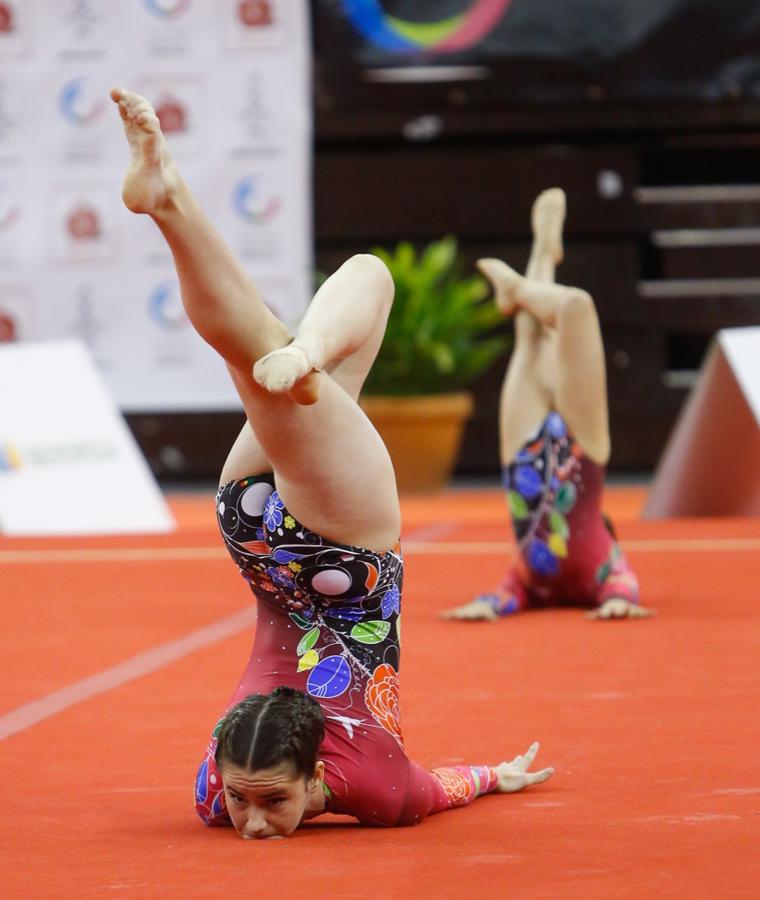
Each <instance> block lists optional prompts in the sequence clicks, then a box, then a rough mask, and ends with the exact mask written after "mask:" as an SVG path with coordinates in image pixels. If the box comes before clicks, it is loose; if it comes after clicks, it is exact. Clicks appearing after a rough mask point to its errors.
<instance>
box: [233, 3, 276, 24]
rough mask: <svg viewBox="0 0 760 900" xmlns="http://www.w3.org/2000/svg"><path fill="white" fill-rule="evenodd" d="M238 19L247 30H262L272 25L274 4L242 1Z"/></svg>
mask: <svg viewBox="0 0 760 900" xmlns="http://www.w3.org/2000/svg"><path fill="white" fill-rule="evenodd" d="M237 13H238V19H239V20H240V23H241V25H245V27H246V28H260V27H262V26H266V25H271V24H272V4H271V3H270V0H240V3H238V9H237Z"/></svg>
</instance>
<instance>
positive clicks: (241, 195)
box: [232, 175, 281, 225]
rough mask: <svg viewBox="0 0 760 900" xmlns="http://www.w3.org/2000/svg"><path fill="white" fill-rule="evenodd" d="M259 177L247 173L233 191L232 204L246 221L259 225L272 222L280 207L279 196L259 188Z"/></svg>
mask: <svg viewBox="0 0 760 900" xmlns="http://www.w3.org/2000/svg"><path fill="white" fill-rule="evenodd" d="M258 180H259V179H258V178H256V177H255V176H253V175H246V176H245V178H241V179H240V181H238V183H237V184H236V185H235V187H234V188H233V192H232V205H233V207H234V209H235V212H236V213H237V214H238V215H239V216H240V218H241V219H243V220H244V221H245V222H255V223H257V224H259V225H261V224H266V223H267V222H271V221H272V219H273V218H274V217H275V216H276V215H277V213H278V212H279V209H280V205H281V204H280V199H279V197H274V196H272V195H265V194H263V193H262V192H261V190H260V189H259V187H258V185H257V182H258Z"/></svg>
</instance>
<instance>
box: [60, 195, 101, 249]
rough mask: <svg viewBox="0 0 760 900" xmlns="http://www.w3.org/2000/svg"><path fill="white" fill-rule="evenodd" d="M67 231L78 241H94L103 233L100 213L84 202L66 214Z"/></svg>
mask: <svg viewBox="0 0 760 900" xmlns="http://www.w3.org/2000/svg"><path fill="white" fill-rule="evenodd" d="M66 231H67V232H68V234H69V236H70V237H72V238H74V240H76V241H93V240H95V239H97V238H99V237H100V236H101V233H102V231H101V227H100V214H99V213H98V211H97V209H95V208H94V207H92V206H88V205H87V204H84V203H83V204H81V205H80V206H77V207H75V208H74V209H73V210H72V211H71V212H70V213H69V214H68V215H67V216H66Z"/></svg>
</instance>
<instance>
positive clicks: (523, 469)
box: [478, 412, 639, 615]
mask: <svg viewBox="0 0 760 900" xmlns="http://www.w3.org/2000/svg"><path fill="white" fill-rule="evenodd" d="M604 471H605V470H604V466H601V465H599V464H598V463H595V462H593V461H592V460H591V459H589V458H588V457H587V456H586V455H585V454H584V453H583V451H582V450H581V448H580V447H579V445H578V444H577V442H576V441H575V440H574V439H573V437H572V435H571V434H570V432H569V431H568V428H567V425H566V424H565V422H564V420H563V419H562V417H561V416H560V415H559V414H558V413H556V412H551V413H549V415H548V416H547V417H546V419H544V421H543V422H542V423H541V425H540V427H539V428H538V430H537V432H536V434H535V435H534V436H533V437H532V438H530V439H529V440H528V441H527V442H526V444H525V445H524V446H523V448H522V449H521V450H520V451H519V452H518V454H517V456H516V457H515V459H514V460H513V462H512V463H511V464H510V465H509V466H507V467H505V468H504V470H503V472H502V477H503V481H504V487H505V489H506V491H507V499H508V502H509V509H510V513H511V516H512V526H513V528H514V532H515V539H516V541H517V551H518V557H517V562H516V564H515V565H514V566H513V568H512V569H511V570H510V571H509V572H508V573H507V576H506V578H505V580H504V582H503V583H502V584H501V585H500V586H499V588H498V589H497V590H496V591H493V592H490V593H487V594H482V595H480V597H479V598H478V599H482V600H486V601H487V602H489V603H491V604H492V606H493V608H494V609H495V611H496V612H498V613H499V614H500V615H509V614H511V613H514V612H519V611H520V610H523V609H526V608H529V607H536V606H558V605H568V606H574V605H577V606H595V605H599V606H600V605H601V604H602V603H604V602H605V600H607V599H609V598H610V597H622V598H624V599H626V600H628V601H630V602H631V603H638V600H639V588H638V581H637V579H636V576H635V575H634V573H633V571H632V570H631V568H630V566H629V565H628V562H627V561H626V559H625V556H624V555H623V552H622V550H621V549H620V546H619V545H618V543H617V541H616V540H615V538H614V537H613V535H612V533H611V531H610V527H609V525H608V523H607V522H606V520H605V518H604V516H603V515H602V512H601V501H602V488H603V485H604Z"/></svg>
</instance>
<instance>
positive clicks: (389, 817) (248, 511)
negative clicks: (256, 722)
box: [195, 475, 496, 825]
mask: <svg viewBox="0 0 760 900" xmlns="http://www.w3.org/2000/svg"><path fill="white" fill-rule="evenodd" d="M217 518H218V522H219V527H220V529H221V532H222V536H223V538H224V541H225V544H226V545H227V548H228V550H229V552H230V554H231V556H232V558H233V560H234V561H235V563H236V564H237V566H238V568H239V570H240V573H241V574H242V576H243V578H245V580H246V581H247V582H248V584H249V585H250V588H251V590H252V592H253V594H254V595H255V597H256V600H257V606H258V616H257V625H256V634H255V639H254V644H253V649H252V651H251V656H250V659H249V661H248V665H247V667H246V669H245V671H244V672H243V675H242V677H241V679H240V682H239V684H238V687H237V689H236V690H235V692H234V693H233V695H232V697H231V698H230V701H229V703H228V706H227V708H228V709H229V708H230V707H231V706H233V705H234V704H236V703H237V702H239V701H240V700H242V699H243V698H245V697H247V696H248V695H250V694H255V693H259V694H268V693H271V691H272V690H274V688H276V687H279V686H280V685H287V686H289V687H294V688H297V689H299V690H301V691H304V692H305V693H307V694H309V695H310V696H311V697H314V698H315V699H316V700H317V701H318V702H319V704H320V706H321V708H322V712H323V715H324V721H325V738H324V741H323V743H322V745H321V747H320V752H319V756H320V759H322V760H323V761H324V763H325V793H326V796H327V811H331V812H339V813H347V814H349V815H353V816H355V817H356V818H357V819H359V820H360V821H361V822H364V823H367V824H373V825H408V824H414V823H416V822H419V821H420V820H421V819H423V818H424V817H425V816H427V815H429V814H431V813H433V812H438V811H441V810H444V809H449V808H451V807H453V806H460V805H463V804H465V803H469V802H471V801H472V800H474V799H475V798H476V797H477V796H479V795H481V794H484V793H488V792H490V791H492V790H494V789H495V787H496V773H495V771H494V770H493V769H491V768H489V767H488V766H456V767H451V768H441V769H436V770H433V772H428V771H426V770H425V769H423V768H422V767H420V766H418V765H416V764H414V763H412V762H411V761H410V760H409V759H408V757H407V755H406V753H405V751H404V744H403V738H402V734H401V727H400V722H399V678H398V672H399V664H400V641H399V633H400V616H401V590H402V580H403V560H402V556H401V552H400V548H399V547H396V548H394V549H393V550H389V551H387V552H385V553H374V552H372V551H370V550H366V549H364V548H360V547H351V546H348V545H344V544H339V543H337V542H335V541H332V540H328V539H326V538H323V537H321V536H320V535H318V534H316V533H314V532H313V531H310V530H309V529H308V528H306V527H305V526H304V525H302V524H301V523H300V522H298V521H297V520H296V519H295V518H294V517H293V516H292V515H291V514H290V513H289V512H288V510H287V509H286V507H285V505H284V503H283V502H282V499H281V498H280V496H279V493H278V492H277V490H275V485H274V478H273V477H272V476H271V475H259V476H252V477H250V478H243V479H240V480H236V481H231V482H229V483H227V484H225V485H223V486H222V487H221V488H220V489H219V493H218V495H217ZM215 733H216V729H214V734H212V737H211V741H210V743H209V745H208V747H207V749H206V753H205V756H204V758H203V760H202V762H201V764H200V767H199V769H198V775H197V779H196V786H195V800H196V809H197V811H198V813H199V815H200V816H201V818H202V819H203V820H204V821H205V822H206V823H207V824H210V825H214V824H229V816H228V815H227V812H226V808H225V801H224V793H223V788H222V780H221V777H220V774H219V772H218V770H217V768H216V764H215V762H214V752H215V750H216V737H215Z"/></svg>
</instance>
